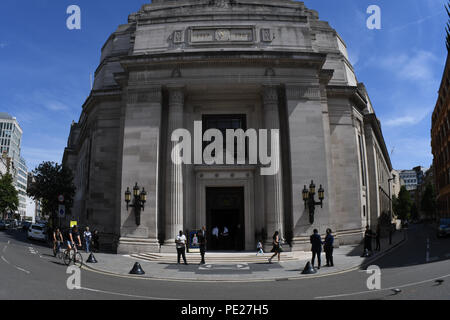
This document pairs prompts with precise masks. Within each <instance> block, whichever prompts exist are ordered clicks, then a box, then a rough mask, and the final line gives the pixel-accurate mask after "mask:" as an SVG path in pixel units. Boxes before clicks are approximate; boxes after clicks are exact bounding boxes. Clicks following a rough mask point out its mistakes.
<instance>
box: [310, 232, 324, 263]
mask: <svg viewBox="0 0 450 320" xmlns="http://www.w3.org/2000/svg"><path fill="white" fill-rule="evenodd" d="M310 241H311V245H312V247H311V251H312V260H311V264H312V266H313V268H314V261H315V260H316V256H317V262H318V268H317V269H320V265H321V258H320V255H321V254H322V244H323V243H322V238H321V237H320V234H319V231H318V230H317V229H314V234H313V235H312V236H311V237H310Z"/></svg>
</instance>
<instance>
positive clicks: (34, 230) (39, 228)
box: [28, 224, 47, 241]
mask: <svg viewBox="0 0 450 320" xmlns="http://www.w3.org/2000/svg"><path fill="white" fill-rule="evenodd" d="M28 239H30V240H31V239H33V240H40V241H46V240H47V233H46V230H45V226H44V225H42V224H32V225H31V227H30V228H29V229H28Z"/></svg>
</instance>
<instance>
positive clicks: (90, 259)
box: [86, 253, 97, 263]
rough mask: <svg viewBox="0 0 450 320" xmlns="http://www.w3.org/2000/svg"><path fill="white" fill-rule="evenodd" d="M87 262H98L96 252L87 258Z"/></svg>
mask: <svg viewBox="0 0 450 320" xmlns="http://www.w3.org/2000/svg"><path fill="white" fill-rule="evenodd" d="M86 262H87V263H97V259H95V257H94V254H93V253H91V255H90V256H89V258H88V259H87V260H86Z"/></svg>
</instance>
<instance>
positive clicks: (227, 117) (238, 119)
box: [202, 114, 248, 158]
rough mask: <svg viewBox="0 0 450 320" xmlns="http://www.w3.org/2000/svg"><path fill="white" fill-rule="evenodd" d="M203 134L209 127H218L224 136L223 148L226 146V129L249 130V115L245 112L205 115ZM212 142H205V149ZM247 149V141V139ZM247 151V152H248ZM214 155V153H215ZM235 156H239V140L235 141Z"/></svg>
mask: <svg viewBox="0 0 450 320" xmlns="http://www.w3.org/2000/svg"><path fill="white" fill-rule="evenodd" d="M202 123H203V134H204V133H205V132H206V131H207V130H209V129H217V130H219V131H220V132H222V135H223V137H224V140H223V148H224V150H225V148H226V131H227V129H233V130H237V129H242V130H244V131H246V130H247V117H246V115H245V114H234V115H233V114H217V115H216V114H215V115H203V119H202ZM209 144H210V142H203V149H205V148H206V146H207V145H209ZM245 149H246V150H248V149H247V141H246V148H245ZM246 153H247V152H246ZM213 156H214V154H213ZM234 157H235V158H237V141H236V140H235V141H234Z"/></svg>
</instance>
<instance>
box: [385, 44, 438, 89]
mask: <svg viewBox="0 0 450 320" xmlns="http://www.w3.org/2000/svg"><path fill="white" fill-rule="evenodd" d="M378 61H379V65H380V66H381V67H383V68H384V69H386V70H389V71H391V72H393V73H395V75H396V76H397V77H398V78H400V79H401V80H405V81H413V82H417V81H423V82H426V84H428V83H429V82H433V83H434V82H437V81H438V79H437V77H436V76H435V74H434V72H433V64H435V63H439V62H440V60H439V59H438V58H437V57H436V56H435V55H434V54H433V53H432V52H429V51H424V50H420V51H417V52H414V53H412V54H405V53H403V54H399V55H391V56H388V57H385V58H384V59H379V60H378Z"/></svg>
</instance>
